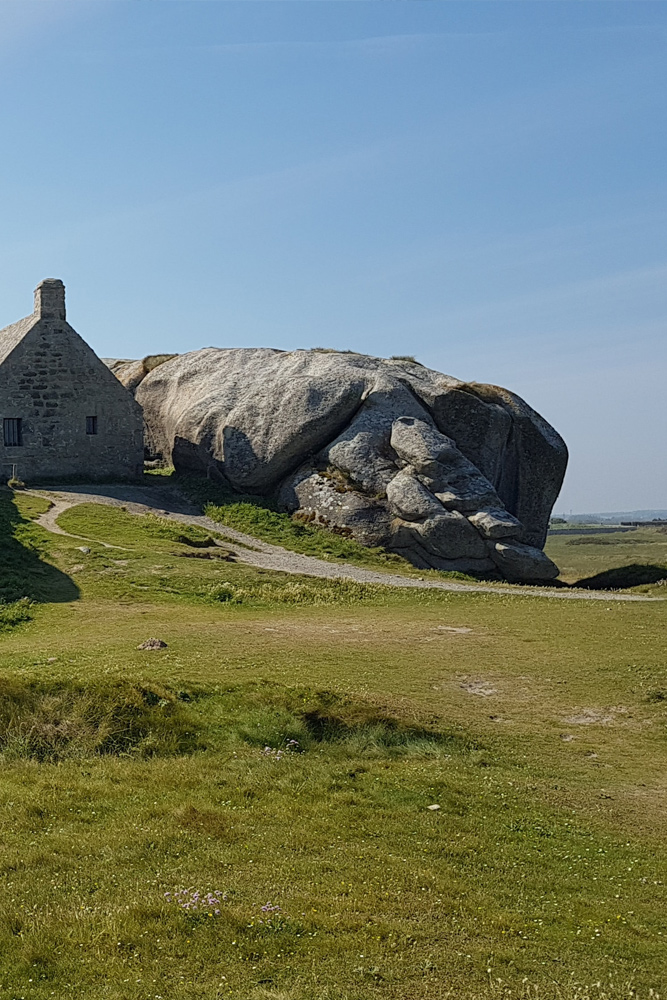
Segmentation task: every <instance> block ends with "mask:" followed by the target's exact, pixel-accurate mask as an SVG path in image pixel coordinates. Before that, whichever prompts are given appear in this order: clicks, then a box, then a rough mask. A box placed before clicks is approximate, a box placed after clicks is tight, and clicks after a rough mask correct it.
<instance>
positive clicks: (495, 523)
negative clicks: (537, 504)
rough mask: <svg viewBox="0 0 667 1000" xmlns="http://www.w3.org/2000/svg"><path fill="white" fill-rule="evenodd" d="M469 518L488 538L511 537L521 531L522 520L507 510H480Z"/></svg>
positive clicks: (469, 515)
mask: <svg viewBox="0 0 667 1000" xmlns="http://www.w3.org/2000/svg"><path fill="white" fill-rule="evenodd" d="M468 520H469V521H470V523H471V524H473V525H474V526H475V527H476V528H477V530H478V531H479V532H480V533H481V534H482V535H485V536H486V538H509V537H510V536H512V535H518V534H519V533H520V532H521V528H522V524H521V521H517V519H516V518H515V517H514V515H513V514H510V513H509V511H506V510H478V511H477V513H476V514H468Z"/></svg>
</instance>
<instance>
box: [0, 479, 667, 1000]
mask: <svg viewBox="0 0 667 1000" xmlns="http://www.w3.org/2000/svg"><path fill="white" fill-rule="evenodd" d="M47 506H48V502H47V501H44V500H41V499H39V498H33V497H31V496H28V495H21V494H17V495H15V496H11V495H9V494H8V495H7V496H6V505H5V507H4V508H3V510H4V514H5V517H4V520H3V521H2V537H1V539H0V541H1V542H2V545H1V546H0V552H6V551H10V552H14V553H15V556H16V558H15V560H14V561H9V560H6V561H5V562H4V563H3V564H2V566H3V573H4V574H5V576H4V577H3V579H6V580H7V583H6V587H7V590H6V593H7V595H8V597H9V598H10V599H11V602H12V603H6V604H4V605H2V607H1V611H2V613H3V614H6V615H7V616H8V618H7V623H6V627H5V628H4V631H2V632H1V633H0V759H1V760H2V778H1V779H0V826H1V829H2V838H3V853H2V858H1V859H0V865H1V867H2V874H3V880H2V885H3V891H2V895H1V897H0V950H1V952H2V962H1V963H0V969H1V972H0V993H1V994H3V995H4V994H6V995H7V996H8V997H16V998H18V997H26V998H28V997H29V998H31V1000H33V998H34V1000H46V998H51V997H58V998H60V997H76V998H77V1000H81V998H83V1000H93V998H94V1000H98V998H109V1000H155V998H160V997H163V998H166V997H169V998H170V1000H172V998H173V1000H195V998H197V1000H200V998H206V1000H209V998H210V1000H213V998H216V1000H217V998H222V997H230V998H236V1000H367V998H369V997H370V998H373V997H377V998H378V1000H399V998H400V1000H411V998H414V1000H417V998H420V1000H421V998H422V997H432V998H434V1000H445V998H454V997H456V998H457V1000H458V998H461V1000H488V998H492V1000H494V998H497V1000H510V998H512V1000H514V998H524V1000H622V998H623V1000H625V998H630V997H635V998H639V1000H649V998H654V1000H655V998H657V997H659V996H660V995H661V994H662V993H663V992H664V968H665V965H666V964H667V935H666V934H665V930H664V923H665V883H666V882H667V865H666V863H665V860H664V859H665V851H664V845H665V841H666V839H667V825H666V823H665V815H667V810H666V808H665V807H666V805H667V802H666V801H665V796H666V793H665V787H664V771H665V765H666V763H667V741H666V736H667V694H666V692H667V660H666V659H665V647H664V634H665V625H666V624H667V622H666V615H667V608H666V605H667V602H656V603H645V604H642V603H622V602H613V601H610V602H606V601H589V600H575V601H572V600H551V601H549V600H544V599H534V598H526V597H518V596H514V595H513V594H504V595H492V594H483V593H478V594H467V593H464V594H461V593H444V592H425V591H419V592H413V591H411V590H407V589H406V590H389V589H387V588H382V587H377V588H376V587H372V588H363V587H361V588H359V589H357V585H355V584H351V583H349V582H347V581H340V582H337V581H327V580H315V579H312V580H311V579H302V578H301V579H300V578H293V577H286V576H283V575H281V574H278V573H272V572H262V571H259V570H254V569H252V568H251V567H249V566H246V565H243V564H242V563H240V562H239V563H234V562H229V561H227V559H226V558H225V557H226V552H225V542H224V540H221V539H219V538H216V537H214V536H213V533H211V534H208V533H207V532H203V531H199V530H198V529H196V530H193V531H191V530H190V528H189V527H188V528H187V529H182V528H181V526H174V525H173V524H171V523H169V522H165V519H162V518H144V517H137V516H135V515H132V514H129V513H128V512H126V511H123V510H121V509H119V508H114V509H112V508H103V507H100V506H99V505H94V504H80V505H78V506H76V507H73V508H71V509H69V510H68V511H66V512H65V513H64V514H62V515H61V516H60V518H59V525H60V527H61V528H62V529H63V530H65V531H69V532H71V534H72V535H76V536H81V537H68V536H64V535H55V534H50V533H48V532H46V531H45V530H44V529H43V528H41V527H40V526H39V525H38V524H35V522H34V518H35V517H36V516H38V515H39V513H41V512H43V511H44V510H45V509H46V507H47ZM82 537H83V538H86V539H88V540H87V541H86V542H82V540H81V538H82ZM563 541H564V539H563ZM103 543H105V544H103ZM211 543H212V544H211ZM105 545H106V546H113V547H111V548H109V547H105ZM628 548H629V549H630V550H631V548H632V547H631V546H628ZM619 549H620V547H619ZM84 550H88V551H84ZM566 550H567V551H568V552H570V553H572V554H576V556H577V558H579V557H580V556H581V558H584V556H585V558H586V559H588V558H589V555H587V554H591V553H601V554H606V558H607V560H609V559H610V558H611V556H610V553H612V552H613V553H614V558H615V555H616V551H617V550H616V549H615V548H614V547H613V546H612V547H604V546H601V547H597V548H596V547H595V546H590V547H588V546H569V547H567V549H566ZM623 551H624V552H625V546H624V547H623ZM207 553H208V554H209V555H210V556H211V558H199V556H201V555H202V554H207ZM216 553H220V556H219V557H217V556H216V555H215V554H216ZM193 554H194V555H195V556H196V557H195V558H192V556H193ZM595 558H596V559H597V558H598V556H597V555H596V557H595ZM635 561H636V560H635ZM587 568H588V566H587ZM594 568H595V569H596V570H599V571H601V569H602V568H606V569H609V568H610V563H609V561H607V564H606V567H601V566H600V564H599V563H596V565H595V567H594ZM584 571H585V570H584ZM660 592H661V588H660V587H659V586H657V585H656V586H654V587H653V593H655V594H659V593H660ZM290 595H291V596H290ZM17 602H18V603H17ZM12 609H14V610H12ZM12 615H15V618H14V619H12V617H11V616H12ZM0 621H2V619H0ZM153 636H155V637H159V638H161V639H162V640H163V641H164V642H165V643H166V644H167V645H166V647H163V648H161V649H155V650H145V649H140V648H138V647H140V646H142V645H143V643H144V641H145V640H146V639H148V638H150V637H153Z"/></svg>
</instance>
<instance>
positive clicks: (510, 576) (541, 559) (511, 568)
mask: <svg viewBox="0 0 667 1000" xmlns="http://www.w3.org/2000/svg"><path fill="white" fill-rule="evenodd" d="M486 544H487V545H488V546H489V554H490V556H491V558H492V559H493V561H494V562H495V564H496V566H497V567H498V568H499V569H500V571H501V573H502V574H503V576H504V577H505V579H506V580H509V581H510V583H527V582H529V581H530V580H535V581H539V582H542V581H545V580H555V579H556V577H557V576H558V574H559V572H560V570H559V569H558V566H556V565H555V563H553V562H552V561H551V559H549V557H548V556H547V555H545V554H544V552H542V550H541V549H536V548H533V546H532V545H523V544H522V543H521V542H515V541H511V542H493V541H489V542H487V543H486Z"/></svg>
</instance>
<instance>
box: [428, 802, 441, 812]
mask: <svg viewBox="0 0 667 1000" xmlns="http://www.w3.org/2000/svg"><path fill="white" fill-rule="evenodd" d="M426 808H427V809H430V810H431V812H437V811H438V809H439V808H440V806H439V805H437V804H436V803H435V802H434V803H433V805H432V806H426Z"/></svg>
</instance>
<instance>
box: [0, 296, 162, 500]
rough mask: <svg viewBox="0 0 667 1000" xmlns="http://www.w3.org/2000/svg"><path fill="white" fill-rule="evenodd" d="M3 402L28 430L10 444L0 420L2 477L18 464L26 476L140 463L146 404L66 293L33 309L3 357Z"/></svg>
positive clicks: (133, 471) (5, 411)
mask: <svg viewBox="0 0 667 1000" xmlns="http://www.w3.org/2000/svg"><path fill="white" fill-rule="evenodd" d="M54 284H55V283H54ZM42 297H43V299H44V300H45V301H44V305H45V306H46V305H47V301H46V298H47V297H46V295H45V294H44V293H43V292H42ZM36 306H37V299H36ZM56 306H57V303H56ZM23 322H25V321H23ZM0 410H1V412H0V418H6V417H10V418H11V417H14V418H20V419H21V421H22V438H23V443H22V445H21V446H19V447H8V446H6V445H5V444H4V437H3V433H2V430H3V429H2V424H1V422H0V466H1V468H0V474H1V475H2V477H3V478H4V479H7V478H9V476H10V475H11V473H12V466H13V465H15V466H16V474H17V476H18V477H19V478H20V479H22V480H23V481H25V482H29V481H30V480H34V479H46V478H49V479H58V478H61V477H63V476H68V477H69V476H77V477H82V478H85V479H95V478H97V479H102V478H107V477H109V478H112V477H113V478H117V477H122V478H125V477H134V476H137V475H139V474H140V473H141V471H142V469H143V418H142V413H141V407H140V406H139V404H138V403H136V402H135V400H134V399H133V398H132V396H131V394H130V393H129V392H128V391H127V390H126V389H125V388H124V387H123V386H122V385H121V384H120V383H119V382H118V380H117V379H116V378H115V377H114V376H113V374H112V373H111V372H110V371H109V369H108V368H107V367H106V365H104V364H103V363H102V362H101V361H100V359H99V358H98V357H97V355H96V354H95V353H94V351H93V350H91V348H90V347H88V345H87V344H86V343H85V341H84V340H82V339H81V337H79V335H78V334H77V333H76V332H75V330H73V329H72V327H71V326H70V325H69V324H68V323H67V322H66V321H65V319H64V298H63V309H62V310H59V309H58V308H56V307H54V306H53V304H52V303H51V302H48V307H47V308H46V309H44V312H43V313H42V315H41V317H40V315H39V314H38V313H37V314H35V320H34V323H33V324H32V325H30V326H29V328H28V330H27V332H26V333H25V335H24V336H23V338H22V340H21V341H20V343H19V344H18V345H17V346H16V347H15V348H14V350H13V351H11V353H10V354H9V355H8V357H7V358H6V359H5V361H4V362H3V363H2V364H1V365H0ZM87 417H97V421H96V424H97V433H96V434H87V433H86V418H87Z"/></svg>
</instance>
